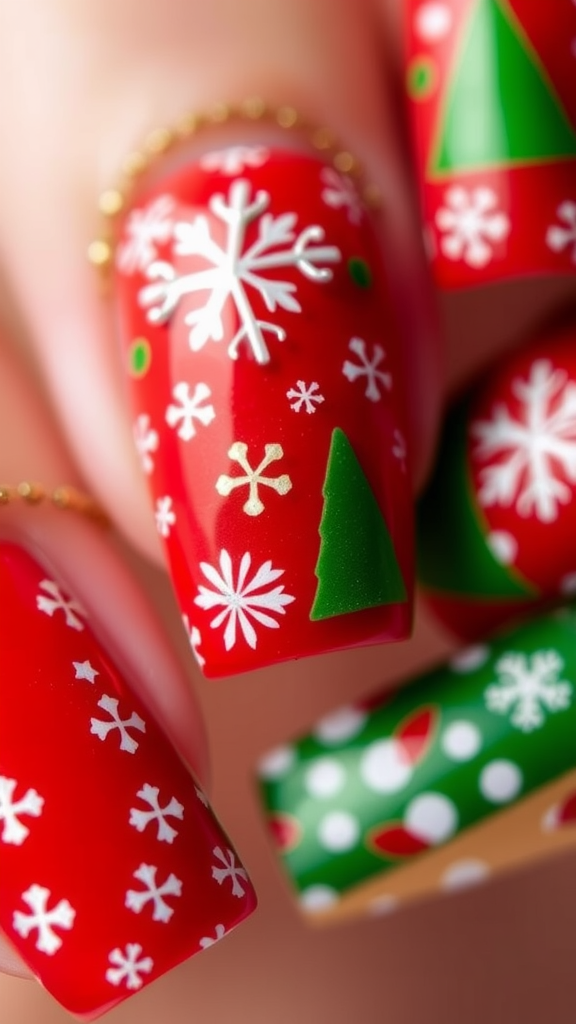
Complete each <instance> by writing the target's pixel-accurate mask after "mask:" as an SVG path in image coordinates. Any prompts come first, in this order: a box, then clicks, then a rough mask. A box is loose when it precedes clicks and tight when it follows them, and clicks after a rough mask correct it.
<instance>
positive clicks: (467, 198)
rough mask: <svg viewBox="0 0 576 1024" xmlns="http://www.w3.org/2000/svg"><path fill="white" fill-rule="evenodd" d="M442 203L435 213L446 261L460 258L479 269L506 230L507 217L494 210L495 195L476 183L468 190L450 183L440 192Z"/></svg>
mask: <svg viewBox="0 0 576 1024" xmlns="http://www.w3.org/2000/svg"><path fill="white" fill-rule="evenodd" d="M444 202H445V203H446V206H443V207H441V208H440V209H439V210H438V212H437V213H436V218H435V219H436V227H437V228H438V230H439V231H441V232H443V236H442V238H441V239H440V249H441V251H442V252H443V253H444V256H446V257H447V259H449V260H460V259H462V260H464V263H467V264H468V266H469V267H475V268H481V267H485V266H486V264H487V263H489V262H490V260H491V259H492V255H493V246H494V245H495V244H497V243H498V242H503V241H504V239H505V238H507V237H508V235H509V233H510V220H509V218H508V215H507V214H506V213H503V212H502V211H501V210H499V209H498V197H497V195H496V193H495V192H494V191H493V190H492V189H491V188H486V187H485V186H480V187H478V188H473V189H471V190H470V192H468V191H467V190H466V189H465V188H463V187H462V186H461V185H453V186H452V187H451V188H449V189H448V190H447V191H446V193H445V195H444Z"/></svg>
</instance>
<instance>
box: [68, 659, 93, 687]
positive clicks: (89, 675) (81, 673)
mask: <svg viewBox="0 0 576 1024" xmlns="http://www.w3.org/2000/svg"><path fill="white" fill-rule="evenodd" d="M72 664H73V666H74V669H75V673H76V674H75V676H74V678H75V679H85V680H86V682H88V683H93V682H94V680H95V678H96V676H99V675H100V673H99V672H97V670H96V669H95V668H93V666H92V665H91V664H90V662H89V661H73V662H72Z"/></svg>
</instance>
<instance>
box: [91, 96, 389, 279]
mask: <svg viewBox="0 0 576 1024" xmlns="http://www.w3.org/2000/svg"><path fill="white" fill-rule="evenodd" d="M239 121H240V122H241V121H250V122H253V123H254V122H265V123H269V124H271V125H274V126H275V127H277V128H282V129H283V130H285V131H292V130H296V131H299V132H301V133H302V135H303V136H304V137H305V138H306V139H307V140H308V141H309V143H310V144H311V146H312V148H313V149H315V150H317V151H318V152H319V153H322V155H323V156H324V158H325V160H326V162H327V163H328V164H331V165H332V167H333V168H334V169H335V170H337V171H339V172H340V173H341V174H344V175H345V176H346V177H348V178H350V179H352V180H353V181H354V184H355V186H356V188H357V189H358V192H359V194H360V196H361V197H362V199H363V200H364V202H365V203H366V205H367V206H368V207H370V208H371V209H377V208H379V207H380V204H381V196H380V191H379V189H378V187H377V186H376V185H374V184H370V183H366V182H364V181H363V180H362V168H361V166H360V164H359V162H358V160H357V159H356V157H355V156H353V155H352V153H350V151H349V150H347V149H346V148H345V147H344V146H343V145H342V144H341V143H340V140H339V139H338V138H337V136H336V135H334V133H333V132H332V131H330V129H328V128H321V127H318V126H317V125H313V124H311V123H310V122H309V121H307V120H306V119H305V118H304V117H302V115H301V114H299V113H298V111H297V110H296V109H295V108H294V107H291V106H280V107H270V106H269V105H268V104H267V103H266V102H265V101H264V100H263V99H260V98H259V97H254V98H250V99H245V100H242V102H240V103H237V104H228V103H217V104H215V105H214V106H213V107H211V108H210V109H209V110H206V111H204V112H203V113H188V114H185V115H184V116H183V117H182V118H180V120H178V121H177V122H176V123H175V124H174V125H173V126H171V127H165V128H156V129H154V130H153V131H151V132H150V133H149V134H148V135H147V136H146V138H145V139H144V142H143V144H142V146H141V147H140V149H136V150H134V151H133V152H132V153H129V154H128V156H127V157H126V158H125V160H124V162H123V164H122V166H121V169H120V177H119V181H118V183H117V185H116V186H114V187H113V188H108V189H105V191H104V192H102V193H101V195H100V198H99V200H98V208H99V211H100V214H101V216H102V217H103V220H104V225H103V231H102V234H101V237H100V238H97V239H94V241H93V242H91V243H90V245H89V246H88V259H89V261H90V263H91V264H92V265H93V266H94V267H96V268H97V269H99V270H102V271H106V270H108V268H109V267H110V265H111V263H112V260H113V257H114V246H115V235H116V232H115V221H116V219H117V218H118V216H119V215H120V214H121V213H122V212H123V211H124V210H125V209H126V206H127V204H128V202H129V199H130V196H131V194H132V193H133V191H134V188H135V186H136V185H137V184H138V182H139V181H141V180H142V178H143V176H144V174H145V173H146V172H147V171H148V170H149V169H150V167H151V166H152V164H154V163H155V162H156V161H157V160H158V159H159V158H160V157H162V156H164V155H165V154H166V153H171V152H172V151H173V150H175V149H176V148H177V147H178V146H181V145H183V144H185V143H187V142H189V141H190V140H191V139H192V138H194V137H195V136H197V135H198V134H199V133H200V132H201V131H203V130H205V129H206V128H211V127H215V126H217V125H223V124H229V123H234V122H239Z"/></svg>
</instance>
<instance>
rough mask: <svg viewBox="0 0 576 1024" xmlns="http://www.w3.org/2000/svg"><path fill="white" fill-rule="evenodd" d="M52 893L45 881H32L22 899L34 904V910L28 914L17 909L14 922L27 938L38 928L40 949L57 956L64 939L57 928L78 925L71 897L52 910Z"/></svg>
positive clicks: (49, 954)
mask: <svg viewBox="0 0 576 1024" xmlns="http://www.w3.org/2000/svg"><path fill="white" fill-rule="evenodd" d="M50 896H51V892H50V889H46V888H45V887H44V886H43V885H31V886H30V888H29V889H27V890H26V892H23V893H22V899H23V900H24V903H26V904H27V905H28V906H29V907H30V910H31V913H30V914H24V913H22V911H21V910H15V911H14V915H13V918H12V926H13V928H14V931H15V932H17V933H18V935H21V936H22V938H23V939H27V938H28V936H29V935H30V932H32V931H37V932H38V935H37V936H36V949H37V950H38V951H39V952H40V953H47V954H48V956H53V955H54V953H56V952H57V950H59V949H60V946H61V945H62V939H61V937H60V936H59V935H57V934H56V932H55V930H54V929H55V928H61V929H63V930H70V928H72V927H73V925H74V918H75V917H76V911H75V910H74V908H73V907H72V906H71V905H70V903H69V902H68V900H60V901H59V902H58V903H57V904H56V905H55V906H54V907H52V908H51V909H50V910H49V909H48V900H49V898H50Z"/></svg>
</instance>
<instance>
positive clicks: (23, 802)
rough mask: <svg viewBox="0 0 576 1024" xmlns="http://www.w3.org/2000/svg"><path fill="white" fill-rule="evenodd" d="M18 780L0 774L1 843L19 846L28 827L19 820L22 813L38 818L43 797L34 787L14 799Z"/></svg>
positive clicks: (27, 833)
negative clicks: (2, 823)
mask: <svg viewBox="0 0 576 1024" xmlns="http://www.w3.org/2000/svg"><path fill="white" fill-rule="evenodd" d="M17 785H18V782H17V780H16V779H8V778H6V776H5V775H0V822H2V821H3V822H4V825H3V828H2V835H1V836H0V839H1V840H2V842H3V843H12V844H13V845H14V846H21V845H22V843H23V842H24V840H25V839H26V837H27V836H29V835H30V829H29V828H28V827H27V826H26V825H23V824H22V822H21V821H20V820H19V819H20V818H21V817H22V816H23V815H29V816H30V817H31V818H39V817H40V815H41V814H42V808H43V807H44V797H42V796H40V794H39V793H37V792H36V790H35V789H27V790H26V792H25V793H24V795H23V796H21V797H20V799H19V800H15V799H14V790H15V789H16V786H17Z"/></svg>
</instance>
